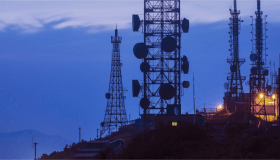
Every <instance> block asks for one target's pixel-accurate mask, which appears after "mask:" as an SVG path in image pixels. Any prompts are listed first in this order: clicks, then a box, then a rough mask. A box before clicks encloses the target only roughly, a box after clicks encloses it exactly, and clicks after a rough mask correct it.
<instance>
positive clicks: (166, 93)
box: [159, 83, 175, 100]
mask: <svg viewBox="0 0 280 160" xmlns="http://www.w3.org/2000/svg"><path fill="white" fill-rule="evenodd" d="M159 95H160V97H161V98H162V99H165V100H169V99H171V98H173V97H174V96H175V88H174V87H173V86H172V85H171V84H169V83H163V84H161V85H160V89H159Z"/></svg>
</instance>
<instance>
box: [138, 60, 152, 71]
mask: <svg viewBox="0 0 280 160" xmlns="http://www.w3.org/2000/svg"><path fill="white" fill-rule="evenodd" d="M150 68H151V66H150V64H149V63H148V62H142V63H141V64H140V70H141V71H142V72H143V73H147V72H149V71H150Z"/></svg>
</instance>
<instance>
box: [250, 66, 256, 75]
mask: <svg viewBox="0 0 280 160" xmlns="http://www.w3.org/2000/svg"><path fill="white" fill-rule="evenodd" d="M251 74H253V75H256V74H257V68H256V67H252V68H251Z"/></svg>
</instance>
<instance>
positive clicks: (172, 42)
mask: <svg viewBox="0 0 280 160" xmlns="http://www.w3.org/2000/svg"><path fill="white" fill-rule="evenodd" d="M176 47H177V43H176V39H175V38H173V37H171V36H167V37H165V38H163V39H162V41H161V49H162V50H163V51H164V52H173V51H174V50H175V49H176Z"/></svg>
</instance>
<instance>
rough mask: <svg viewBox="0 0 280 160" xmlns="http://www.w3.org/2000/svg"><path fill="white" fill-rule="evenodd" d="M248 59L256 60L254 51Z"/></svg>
mask: <svg viewBox="0 0 280 160" xmlns="http://www.w3.org/2000/svg"><path fill="white" fill-rule="evenodd" d="M250 60H251V61H252V62H255V61H256V60H257V55H256V54H254V53H252V54H250Z"/></svg>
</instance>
